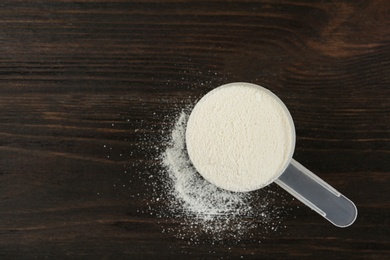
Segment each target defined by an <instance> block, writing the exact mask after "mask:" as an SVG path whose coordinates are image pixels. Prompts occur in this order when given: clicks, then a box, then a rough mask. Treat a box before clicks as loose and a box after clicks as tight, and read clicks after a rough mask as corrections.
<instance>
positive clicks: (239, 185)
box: [186, 83, 295, 191]
mask: <svg viewBox="0 0 390 260" xmlns="http://www.w3.org/2000/svg"><path fill="white" fill-rule="evenodd" d="M186 145H187V151H188V154H189V157H190V159H191V161H192V163H193V165H194V166H195V168H196V169H197V170H198V172H199V173H200V174H201V175H202V176H203V177H204V178H205V179H206V180H208V181H209V182H211V183H213V184H214V185H216V186H218V187H220V188H223V189H227V190H231V191H251V190H255V189H259V188H261V187H264V186H265V185H267V184H269V183H270V182H272V181H274V180H275V178H277V177H278V176H279V175H280V174H281V173H282V172H283V171H284V170H285V168H286V167H287V165H288V163H289V161H290V160H291V157H292V153H293V150H294V145H295V130H294V124H293V122H292V119H291V116H290V114H289V112H288V110H287V108H286V107H285V106H284V104H283V103H282V102H281V101H280V100H279V99H278V98H277V97H276V96H275V95H274V94H272V93H271V92H270V91H268V90H266V89H265V88H263V87H260V86H257V85H253V84H248V83H231V84H227V85H224V86H221V87H219V88H216V89H214V90H213V91H211V92H209V93H208V94H207V95H205V96H204V97H203V98H202V99H201V100H200V101H199V102H198V103H197V104H196V106H195V107H194V109H193V111H192V112H191V115H190V117H189V120H188V123H187V130H186Z"/></svg>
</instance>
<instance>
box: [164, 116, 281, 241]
mask: <svg viewBox="0 0 390 260" xmlns="http://www.w3.org/2000/svg"><path fill="white" fill-rule="evenodd" d="M188 117H189V112H188V111H187V110H186V109H184V110H183V111H181V113H180V114H179V116H178V117H177V118H176V120H175V124H174V126H173V128H172V130H171V131H170V132H169V135H170V136H169V138H168V140H167V143H166V145H167V147H166V149H165V150H164V151H163V152H162V154H161V162H162V166H163V168H164V173H165V176H166V180H165V182H164V185H165V187H164V188H165V189H166V191H167V192H168V194H167V197H168V198H167V208H165V209H161V212H160V214H156V215H157V216H159V217H161V218H174V219H176V220H177V222H178V226H177V228H174V227H170V228H166V229H164V230H163V232H170V233H174V234H175V236H176V237H179V238H182V239H187V240H189V241H191V242H192V243H201V242H202V241H204V239H211V240H212V241H222V240H233V241H235V242H239V241H240V240H241V239H244V238H245V239H249V238H253V237H257V238H258V237H259V236H260V237H261V236H262V235H264V236H265V235H266V234H269V233H270V232H276V231H278V230H279V229H280V228H283V227H284V226H283V225H282V220H283V216H284V215H285V213H286V211H287V210H288V208H285V207H284V206H285V204H287V203H286V201H285V199H284V198H283V197H282V196H283V195H280V194H278V193H277V192H275V191H273V190H272V188H270V187H265V188H263V189H260V190H257V191H254V192H246V193H240V192H231V191H227V190H224V189H220V188H218V187H216V186H214V185H213V184H211V183H209V182H208V181H206V180H205V179H203V177H202V176H201V175H200V174H199V173H198V172H197V171H196V169H195V168H194V167H193V165H192V164H191V161H190V159H189V157H188V154H187V151H186V144H185V132H186V124H187V120H188ZM281 197H282V198H281ZM275 201H278V204H275V203H274V202H275ZM259 242H260V241H259Z"/></svg>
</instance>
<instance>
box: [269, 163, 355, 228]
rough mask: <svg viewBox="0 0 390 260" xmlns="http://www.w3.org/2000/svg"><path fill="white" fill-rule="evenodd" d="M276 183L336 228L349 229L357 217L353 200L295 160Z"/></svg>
mask: <svg viewBox="0 0 390 260" xmlns="http://www.w3.org/2000/svg"><path fill="white" fill-rule="evenodd" d="M275 182H276V183H277V184H278V185H279V186H280V187H282V188H283V189H285V190H286V191H287V192H289V193H290V194H291V195H293V196H294V197H295V198H297V199H298V200H300V201H301V202H303V203H304V204H306V205H307V206H309V207H310V208H311V209H313V210H314V211H316V212H317V213H318V214H320V215H321V216H323V217H324V218H326V219H327V220H329V221H330V222H331V223H332V224H334V225H335V226H338V227H348V226H350V225H352V223H353V222H354V221H355V219H356V217H357V208H356V206H355V204H354V203H353V202H352V201H351V200H349V199H348V198H346V197H345V196H344V195H342V194H341V193H340V192H338V191H337V190H335V189H334V188H333V187H332V186H330V185H329V184H327V183H326V182H325V181H323V180H322V179H320V178H319V177H318V176H317V175H315V174H314V173H312V172H311V171H309V170H308V169H306V168H305V167H304V166H302V165H301V164H300V163H298V162H297V161H295V160H294V159H292V160H291V163H290V165H289V166H288V167H287V169H286V170H285V172H284V173H283V174H282V175H281V176H280V177H279V178H278V179H277V180H276V181H275Z"/></svg>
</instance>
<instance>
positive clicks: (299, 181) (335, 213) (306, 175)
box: [186, 82, 357, 227]
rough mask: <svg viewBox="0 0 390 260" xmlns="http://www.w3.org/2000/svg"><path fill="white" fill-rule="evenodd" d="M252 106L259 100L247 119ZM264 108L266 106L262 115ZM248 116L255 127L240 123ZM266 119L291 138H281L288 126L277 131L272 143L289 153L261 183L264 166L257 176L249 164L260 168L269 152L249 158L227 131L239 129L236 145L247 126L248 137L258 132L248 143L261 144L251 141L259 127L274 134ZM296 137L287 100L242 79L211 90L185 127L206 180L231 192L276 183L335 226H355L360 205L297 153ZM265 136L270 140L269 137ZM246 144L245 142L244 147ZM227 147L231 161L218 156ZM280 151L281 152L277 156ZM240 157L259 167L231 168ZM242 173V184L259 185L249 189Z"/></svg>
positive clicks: (194, 159) (192, 156)
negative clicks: (260, 161)
mask: <svg viewBox="0 0 390 260" xmlns="http://www.w3.org/2000/svg"><path fill="white" fill-rule="evenodd" d="M225 100H226V102H225ZM267 102H271V103H272V106H269V107H266V106H265V105H264V104H265V103H267ZM252 105H253V106H257V105H259V106H258V107H257V110H256V111H257V112H256V114H252V115H251V117H250V118H251V120H247V121H243V120H242V117H243V116H246V115H247V113H253V112H252V109H251V108H252ZM262 105H263V106H265V110H262V107H261V106H262ZM272 109H274V110H272ZM238 110H243V111H238ZM262 111H265V112H264V114H263V115H262V113H263V112H262ZM262 116H263V117H264V118H265V120H264V121H262V120H260V121H259V122H255V123H252V121H256V119H257V118H258V117H262ZM248 121H250V122H249V123H252V124H249V126H251V127H253V129H254V131H248V129H247V128H248V126H245V128H244V127H241V126H242V124H243V123H247V122H248ZM237 122H238V123H237ZM278 122H283V125H282V124H280V125H277V124H278ZM235 123H237V124H235ZM266 124H271V126H270V127H273V128H272V129H275V130H278V129H279V130H280V129H285V130H283V131H285V134H286V136H288V138H286V140H287V141H286V142H285V145H284V146H283V145H280V143H281V144H284V143H283V142H280V138H283V136H284V133H283V131H281V133H282V134H281V135H279V136H278V139H276V140H271V142H273V141H275V147H279V150H278V151H282V152H285V156H283V159H282V160H281V161H280V165H278V167H276V168H275V172H274V173H273V174H271V175H270V176H271V177H269V178H268V177H267V178H266V180H265V181H263V180H261V182H258V184H256V181H258V180H260V179H261V178H263V176H262V175H261V171H259V174H258V175H250V174H251V173H250V172H249V173H248V169H255V170H256V169H257V168H256V164H255V163H256V162H257V159H258V158H260V159H262V158H267V157H266V156H267V153H264V156H263V157H262V156H258V157H256V155H257V154H256V153H251V155H252V154H253V156H254V157H253V158H254V159H253V158H251V160H248V161H245V159H246V158H243V156H242V155H241V154H239V153H237V152H236V149H235V147H228V146H229V145H230V144H231V139H223V138H224V137H225V136H227V137H229V138H231V132H229V131H236V132H237V134H236V136H234V137H235V139H238V141H237V142H236V143H235V145H237V146H239V145H241V143H240V138H241V133H239V131H238V130H237V128H239V129H243V130H245V131H244V133H242V135H245V136H246V137H247V136H248V134H253V136H251V137H250V138H247V139H246V140H245V141H246V143H245V144H244V145H246V146H251V147H255V148H256V147H257V146H256V145H252V140H253V141H254V142H255V140H257V139H256V138H257V137H258V135H256V134H257V133H256V129H258V128H259V129H260V128H261V127H263V129H266V131H263V133H259V134H264V135H266V134H269V132H271V135H270V137H273V136H274V135H273V133H272V131H269V128H268V129H267V126H265V127H264V125H266ZM206 125H207V126H208V127H207V129H208V131H205V132H202V133H200V134H198V133H199V132H201V131H202V129H203V128H206V127H204V126H206ZM210 126H213V127H210ZM253 129H251V130H253ZM209 136H211V137H210V139H208V137H209ZM252 137H253V139H252ZM295 138H296V137H295V127H294V122H293V119H292V117H291V114H290V112H289V111H288V109H287V107H286V106H285V105H284V103H283V102H282V101H281V100H280V99H279V98H278V97H277V96H276V95H275V94H273V93H272V92H271V91H269V90H267V89H265V88H263V87H261V86H258V85H255V84H250V83H243V82H235V83H230V84H226V85H223V86H220V87H218V88H216V89H214V90H212V91H211V92H209V93H208V94H206V95H205V96H204V97H203V98H202V99H201V100H200V101H199V102H198V103H197V104H196V106H195V107H194V109H193V111H192V112H191V115H190V117H189V120H188V123H187V130H186V145H187V151H188V155H189V157H190V159H191V161H192V163H193V165H194V167H195V168H196V169H197V170H198V172H199V173H200V174H201V175H202V176H203V177H204V178H205V179H206V180H208V181H210V182H211V183H213V184H214V185H216V186H218V187H220V188H223V189H228V190H232V191H251V190H255V189H259V188H262V187H264V186H266V185H268V184H270V183H272V182H275V183H276V184H278V185H279V186H280V187H282V188H283V189H285V190H286V191H287V192H289V193H290V194H291V195H293V196H294V197H295V198H297V199H298V200H300V201H301V202H303V203H304V204H306V205H307V206H308V207H310V208H311V209H312V210H314V211H316V212H317V213H318V214H320V215H321V216H323V217H324V218H325V219H327V220H328V221H330V222H331V223H332V224H334V225H335V226H337V227H348V226H350V225H351V224H352V223H353V222H354V221H355V220H356V217H357V208H356V206H355V204H354V203H353V202H352V201H351V200H349V199H348V198H346V197H345V196H344V195H342V194H341V193H340V192H338V191H337V190H336V189H334V188H333V187H332V186H330V185H329V184H328V183H326V182H325V181H323V180H322V179H320V178H319V177H318V176H316V175H315V174H314V173H312V172H311V171H310V170H308V169H307V168H305V167H304V166H302V165H301V164H300V163H298V162H297V161H296V160H294V159H293V158H292V156H293V153H294V149H295ZM271 139H272V138H271ZM248 140H249V141H248ZM260 140H264V142H268V141H269V138H268V139H265V138H263V139H260ZM210 143H213V144H214V143H215V145H210ZM261 144H262V143H261V142H260V145H261ZM272 144H273V143H272ZM246 146H244V149H245V147H246ZM267 147H269V145H268V146H267ZM283 147H285V148H283ZM224 149H225V150H224ZM226 149H231V152H229V153H227V155H228V156H231V158H230V159H229V160H225V156H223V157H219V155H220V154H226ZM217 150H218V151H219V152H218V151H217ZM221 151H222V152H221ZM279 154H280V153H276V155H279ZM268 155H269V153H268ZM268 158H271V159H269V162H273V161H274V160H273V159H274V158H275V157H272V156H271V157H270V156H269V157H268ZM239 160H241V166H247V164H252V165H255V167H252V166H251V167H252V168H246V167H242V168H245V171H244V170H241V168H240V169H238V170H234V171H232V170H231V169H232V168H234V167H236V168H237V165H238V163H239V162H238V161H239ZM267 166H268V165H267ZM216 167H217V168H216ZM218 167H219V168H218ZM216 169H217V170H216ZM218 169H220V170H218ZM267 169H268V168H267ZM210 172H211V173H212V174H210ZM226 172H229V173H231V174H229V175H228V176H227V177H226V179H223V178H225V177H224V176H223V174H224V173H226ZM216 173H218V174H219V173H220V175H219V176H217V178H214V177H215V176H214V175H215V174H216ZM240 174H241V175H242V178H250V179H244V180H246V181H244V182H243V183H246V184H248V183H249V185H252V183H251V182H252V180H253V182H254V183H255V184H254V186H253V185H252V186H248V187H249V188H246V187H242V185H241V184H240V182H239V180H240V179H239V178H237V179H234V178H235V176H236V175H240ZM245 174H248V176H249V177H246V175H245ZM253 176H255V177H253ZM256 176H259V178H256ZM221 180H222V181H221ZM237 180H238V181H237ZM248 180H250V181H248ZM226 183H227V184H228V185H227V184H226ZM229 185H231V186H229ZM240 185H241V186H240ZM256 185H257V186H256ZM230 187H233V188H230ZM241 188H242V189H241Z"/></svg>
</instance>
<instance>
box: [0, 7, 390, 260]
mask: <svg viewBox="0 0 390 260" xmlns="http://www.w3.org/2000/svg"><path fill="white" fill-rule="evenodd" d="M389 32H390V5H389V3H388V1H386V0H382V1H379V0H378V1H333V2H332V1H252V0H249V1H229V2H227V1H226V2H225V1H194V2H189V1H178V0H173V1H153V0H152V1H137V2H131V1H125V0H112V1H109V0H107V1H102V0H91V1H68V0H63V1H54V0H51V1H50V0H44V1H19V0H18V1H14V0H12V1H11V0H4V1H2V2H1V3H0V52H1V56H0V108H1V110H0V158H1V159H0V258H1V259H14V258H18V259H45V258H46V259H62V258H77V259H241V258H243V259H389V258H390V239H389V238H390V202H389V198H390V192H389V190H390V188H389V187H390V158H389V155H390V135H389V133H390V130H389V129H390V117H389V116H390V102H389V101H390V98H389V97H390V33H389ZM235 81H245V82H252V83H256V84H260V85H263V86H265V87H267V88H269V89H270V90H271V91H273V92H274V93H276V94H277V95H278V96H279V97H280V98H281V99H282V100H283V101H284V102H285V103H286V105H287V106H288V108H289V109H290V111H291V114H292V116H293V118H294V121H295V125H296V131H297V145H296V150H295V154H294V158H295V159H297V160H298V161H300V162H301V163H303V164H304V165H306V166H307V167H308V168H310V169H311V170H313V172H315V173H316V174H317V175H318V176H320V177H321V178H323V179H324V180H325V181H327V182H328V183H329V184H331V185H332V186H334V187H335V188H336V189H338V190H339V191H341V192H342V193H343V194H345V195H346V196H348V197H349V198H351V199H352V200H353V201H354V202H355V203H356V205H357V207H358V210H359V216H358V219H357V220H356V222H355V224H353V225H352V226H351V227H348V228H345V229H340V228H337V227H334V226H332V225H331V224H330V223H328V222H327V221H326V220H324V219H323V218H322V217H320V216H319V215H318V214H316V213H315V212H313V211H311V210H310V209H309V208H307V207H305V206H303V205H302V204H301V203H300V202H298V201H297V200H293V199H292V198H291V197H290V196H289V195H288V194H286V193H285V192H284V191H283V190H281V189H280V188H278V187H276V185H272V186H271V187H270V189H271V190H272V191H274V192H275V194H279V195H277V196H276V195H275V196H274V197H272V198H271V199H273V200H274V205H275V207H276V205H280V204H283V205H284V207H286V209H289V210H287V211H286V212H285V213H283V214H282V217H283V221H282V222H281V228H280V229H279V231H277V232H268V233H266V232H264V227H262V226H259V228H258V231H254V233H253V234H252V236H251V237H248V238H247V239H246V238H245V237H244V238H241V239H240V241H234V239H231V238H226V239H222V240H213V239H212V236H207V235H206V236H205V237H204V238H202V240H201V241H198V242H199V243H194V242H193V241H192V234H190V233H189V234H185V236H184V237H180V236H178V235H177V234H178V232H180V228H181V229H183V226H182V221H183V220H182V219H181V218H180V216H179V217H176V218H175V217H174V216H172V217H159V216H158V215H159V212H158V211H159V210H162V209H163V208H164V206H166V205H167V203H169V201H163V200H160V201H156V200H153V198H154V197H153V196H155V195H156V193H158V192H161V193H162V194H164V192H166V190H164V185H162V179H163V178H164V176H163V171H162V168H161V165H160V164H159V159H158V156H159V155H160V154H161V150H163V149H164V145H165V144H166V143H164V142H162V140H163V139H164V138H165V139H166V138H168V132H167V130H169V129H171V127H172V125H171V124H172V123H173V122H174V121H173V118H174V115H176V114H177V113H178V112H179V111H180V110H181V109H183V108H185V107H187V106H190V105H191V104H194V102H195V101H196V100H197V99H198V98H199V97H201V96H203V95H204V94H205V93H207V92H208V91H210V90H211V89H213V88H215V87H217V86H219V85H221V84H224V83H229V82H235ZM156 158H157V159H156ZM167 200H168V199H167ZM270 207H273V206H272V205H271V206H270ZM160 213H161V212H160ZM253 221H254V222H255V221H256V219H253ZM282 227H283V228H282ZM166 230H170V231H171V232H164V231H166ZM181 232H185V231H183V230H182V231H181Z"/></svg>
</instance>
